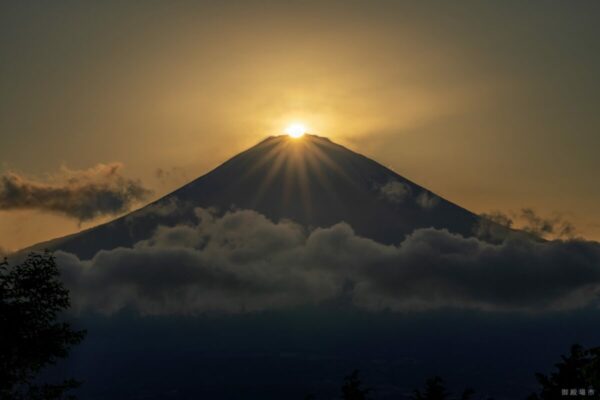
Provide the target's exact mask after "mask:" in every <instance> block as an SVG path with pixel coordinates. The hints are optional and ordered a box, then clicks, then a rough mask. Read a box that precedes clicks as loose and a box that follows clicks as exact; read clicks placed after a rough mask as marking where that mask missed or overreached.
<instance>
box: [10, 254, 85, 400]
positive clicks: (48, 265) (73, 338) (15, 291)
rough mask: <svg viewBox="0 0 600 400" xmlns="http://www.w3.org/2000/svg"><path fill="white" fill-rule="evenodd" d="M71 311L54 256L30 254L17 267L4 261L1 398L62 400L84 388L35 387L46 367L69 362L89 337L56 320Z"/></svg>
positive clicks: (66, 385)
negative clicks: (75, 348)
mask: <svg viewBox="0 0 600 400" xmlns="http://www.w3.org/2000/svg"><path fill="white" fill-rule="evenodd" d="M69 307H70V301H69V292H68V290H67V289H65V288H64V287H63V285H62V283H61V282H60V280H59V271H58V267H57V265H56V262H55V259H54V257H53V256H52V254H51V253H49V252H45V253H42V254H38V253H31V254H29V255H28V256H27V258H26V259H25V261H23V262H22V263H21V264H18V265H15V266H11V265H10V264H9V263H8V262H7V261H6V259H5V260H4V261H3V262H0V326H1V327H2V328H1V329H0V399H3V400H4V399H15V400H20V399H32V400H35V399H62V398H65V396H66V392H67V391H68V390H70V389H72V388H74V387H77V386H78V385H79V383H78V382H76V381H74V380H66V381H64V382H62V383H60V384H37V383H36V382H35V377H36V375H37V374H38V373H39V372H40V370H41V369H42V368H43V367H45V366H47V365H51V364H54V363H56V361H57V360H58V359H60V358H65V357H66V356H67V354H68V351H69V349H70V348H71V346H73V345H75V344H77V343H79V342H80V341H81V340H82V339H83V337H84V336H85V332H84V331H76V330H73V329H72V328H71V326H70V325H69V324H67V323H65V322H60V321H58V320H57V319H58V317H59V315H60V313H61V312H62V311H64V310H66V309H68V308H69ZM66 398H73V397H72V396H68V397H66Z"/></svg>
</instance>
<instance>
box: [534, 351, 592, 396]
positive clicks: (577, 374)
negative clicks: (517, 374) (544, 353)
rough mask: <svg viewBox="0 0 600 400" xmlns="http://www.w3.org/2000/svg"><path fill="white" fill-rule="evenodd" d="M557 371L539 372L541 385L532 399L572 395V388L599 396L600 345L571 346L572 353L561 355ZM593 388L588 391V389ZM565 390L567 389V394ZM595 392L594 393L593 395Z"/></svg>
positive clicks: (589, 394)
mask: <svg viewBox="0 0 600 400" xmlns="http://www.w3.org/2000/svg"><path fill="white" fill-rule="evenodd" d="M555 367H556V369H557V371H556V372H554V373H552V374H550V376H547V375H544V374H541V373H537V374H535V376H536V379H537V381H538V382H539V384H540V385H541V391H540V393H539V394H535V393H534V394H532V395H530V396H529V397H528V399H530V400H538V399H542V400H547V399H552V400H553V399H558V398H561V397H562V398H564V396H565V395H567V396H571V395H572V393H571V391H572V390H575V391H577V393H576V394H575V395H576V396H580V395H581V393H579V390H585V391H586V397H587V398H596V399H597V398H599V397H600V396H599V393H598V391H599V390H600V347H594V348H591V349H587V350H586V349H584V348H583V347H582V346H581V345H579V344H574V345H573V346H571V354H570V355H568V356H564V355H563V356H561V361H560V362H559V363H557V364H555ZM590 389H591V390H592V391H590V392H588V390H590ZM563 391H567V392H566V394H565V392H563ZM591 393H593V395H591Z"/></svg>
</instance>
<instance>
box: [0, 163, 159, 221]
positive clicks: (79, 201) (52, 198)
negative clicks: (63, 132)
mask: <svg viewBox="0 0 600 400" xmlns="http://www.w3.org/2000/svg"><path fill="white" fill-rule="evenodd" d="M122 169H123V165H122V164H120V163H111V164H98V165H96V166H94V167H92V168H90V169H86V170H72V169H69V168H66V167H62V168H61V170H60V172H59V173H58V174H57V175H55V176H52V177H50V179H49V180H48V181H40V180H35V179H31V178H28V177H25V176H23V175H21V174H18V173H15V172H7V173H4V174H3V175H1V176H0V210H21V209H31V210H40V211H45V212H51V213H57V214H61V215H64V216H67V217H71V218H76V219H78V220H79V221H88V220H91V219H94V218H97V217H101V216H105V215H117V214H120V213H123V212H125V211H128V210H130V209H131V207H132V206H133V204H135V203H136V202H138V201H142V200H145V199H146V198H147V197H148V195H149V194H150V191H149V190H148V189H146V188H145V187H144V186H143V185H142V183H141V182H140V181H138V180H134V179H129V178H126V177H124V176H123V175H122Z"/></svg>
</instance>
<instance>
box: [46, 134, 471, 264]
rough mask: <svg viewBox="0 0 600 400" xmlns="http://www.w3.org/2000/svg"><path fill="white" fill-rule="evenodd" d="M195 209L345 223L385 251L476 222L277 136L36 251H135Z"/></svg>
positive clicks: (434, 199)
mask: <svg viewBox="0 0 600 400" xmlns="http://www.w3.org/2000/svg"><path fill="white" fill-rule="evenodd" d="M197 207H202V208H209V207H211V208H214V209H216V210H218V211H219V212H226V211H228V210H230V209H232V208H234V209H252V210H256V211H257V212H259V213H261V214H264V215H265V216H267V217H268V218H270V219H271V220H273V221H279V220H281V219H290V220H293V221H295V222H297V223H300V224H302V225H304V226H306V227H307V228H308V229H312V228H317V227H327V226H331V225H333V224H336V223H338V222H346V223H348V224H349V225H350V226H352V228H353V229H354V230H355V231H356V233H357V234H359V235H361V236H365V237H368V238H371V239H374V240H376V241H378V242H382V243H386V244H397V243H399V242H401V241H402V240H403V238H404V236H405V235H407V234H409V233H411V232H413V231H414V230H415V229H418V228H426V227H434V228H445V229H448V230H449V231H450V232H455V233H459V234H462V235H464V236H470V235H472V232H473V228H474V226H475V224H476V223H477V222H478V220H479V217H478V216H477V215H475V214H473V213H471V212H469V211H467V210H465V209H463V208H461V207H459V206H457V205H455V204H453V203H451V202H449V201H446V200H444V199H442V198H440V197H439V196H437V195H435V194H434V193H432V192H431V191H429V190H427V189H425V188H423V187H421V186H419V185H417V184H415V183H413V182H411V181H409V180H407V179H405V178H404V177H402V176H400V175H398V174H396V173H395V172H393V171H391V170H390V169H388V168H386V167H384V166H382V165H380V164H378V163H377V162H375V161H373V160H371V159H369V158H367V157H364V156H362V155H360V154H357V153H355V152H353V151H351V150H348V149H347V148H345V147H343V146H340V145H338V144H336V143H333V142H332V141H330V140H329V139H327V138H324V137H319V136H315V135H308V134H307V135H304V136H303V137H302V138H301V139H294V138H291V137H289V136H287V135H282V136H274V137H269V138H267V139H266V140H264V141H262V142H260V143H258V144H257V145H255V146H254V147H251V148H250V149H248V150H246V151H244V152H242V153H240V154H238V155H237V156H235V157H233V158H231V159H230V160H228V161H226V162H225V163H223V164H222V165H220V166H219V167H217V168H216V169H214V170H212V171H211V172H209V173H207V174H206V175H203V176H201V177H200V178H197V179H196V180H194V181H192V182H190V183H188V184H187V185H185V186H183V187H181V188H180V189H178V190H176V191H174V192H172V193H170V194H168V195H167V196H165V197H163V198H161V199H159V200H157V201H156V202H154V203H152V204H149V205H147V206H146V207H143V208H141V209H139V210H137V211H134V212H132V213H130V214H128V215H126V216H123V217H121V218H118V219H116V220H114V221H112V222H109V223H106V224H103V225H100V226H97V227H95V228H91V229H88V230H86V231H83V232H80V233H77V234H74V235H70V236H66V237H64V238H60V239H55V240H52V241H50V242H46V243H43V244H40V245H38V246H35V247H37V248H40V247H46V248H50V249H52V250H58V249H60V250H65V251H69V252H71V253H74V254H77V255H78V256H79V257H82V258H90V257H92V256H93V255H94V254H95V253H96V252H98V251H99V250H103V249H104V250H108V249H113V248H115V247H119V246H127V247H128V246H132V245H133V244H135V243H136V242H138V241H139V240H143V239H146V238H148V237H150V235H152V233H153V232H154V230H155V229H156V228H157V227H158V226H159V225H168V226H172V225H176V224H182V223H188V222H190V221H192V220H193V218H194V213H193V210H194V208H197Z"/></svg>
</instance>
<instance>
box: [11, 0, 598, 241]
mask: <svg viewBox="0 0 600 400" xmlns="http://www.w3.org/2000/svg"><path fill="white" fill-rule="evenodd" d="M0 7H1V10H0V11H1V12H0V43H1V45H0V59H1V60H2V62H0V87H1V90H0V160H1V161H0V173H7V172H8V171H16V172H18V173H19V174H22V175H23V176H28V177H30V178H31V179H37V180H39V181H44V180H48V179H51V176H53V175H55V174H57V173H58V171H59V170H60V168H61V166H67V167H68V168H70V169H73V170H83V169H89V168H92V167H94V166H96V165H98V164H100V163H104V164H106V163H111V162H119V163H122V164H124V168H123V170H122V173H123V174H124V175H126V176H127V177H131V178H134V179H139V180H141V182H143V184H144V186H146V187H148V188H150V189H152V190H153V191H154V195H153V196H154V198H156V197H158V196H161V195H163V194H166V193H167V192H168V191H170V190H172V189H175V188H176V187H178V186H180V185H182V184H184V183H185V182H186V181H188V180H190V179H192V178H195V177H197V176H199V175H201V174H203V173H205V172H207V171H208V170H210V169H212V168H214V167H215V166H217V165H218V164H219V163H221V162H223V161H224V160H225V159H227V158H229V157H231V156H233V155H235V154H236V153H238V152H240V151H242V150H244V149H246V148H247V147H249V146H251V145H254V144H256V143H257V142H258V141H260V140H261V139H263V138H265V137H266V136H269V135H272V134H280V133H281V132H282V131H283V129H284V128H285V126H286V125H287V124H288V123H289V122H291V121H302V122H304V123H305V124H306V125H307V126H308V127H309V128H310V130H311V132H313V133H316V134H319V135H322V136H327V137H330V138H331V139H332V140H334V141H336V142H338V143H340V144H343V145H346V146H348V147H350V148H351V149H352V150H355V151H357V152H359V153H362V154H365V155H367V156H369V157H371V158H373V159H375V160H377V161H378V162H380V163H382V164H384V165H386V166H388V167H390V168H392V169H394V170H395V171H396V172H398V173H400V174H401V175H403V176H405V177H407V178H408V179H411V180H413V181H415V182H416V183H419V184H421V185H423V186H425V187H427V188H429V189H430V190H432V191H434V192H436V193H438V194H440V195H442V196H443V197H445V198H447V199H449V200H451V201H453V202H455V203H458V204H460V205H462V206H464V207H466V208H468V209H470V210H472V211H474V212H487V211H490V210H502V211H509V210H518V209H520V208H522V207H532V208H534V209H536V210H537V211H539V212H540V213H542V214H545V215H554V214H555V213H559V214H562V215H564V216H565V217H566V218H568V219H570V220H571V221H573V222H574V223H575V224H576V226H577V228H578V231H579V232H580V233H581V234H583V235H584V236H586V237H589V238H593V239H600V210H599V209H598V207H597V205H598V204H599V203H600V185H598V184H597V180H598V171H600V157H598V155H597V152H598V148H600V134H599V132H600V113H598V105H599V104H600V78H598V75H597V71H599V70H600V41H598V37H600V26H599V25H598V24H597V17H598V16H599V15H600V4H598V3H597V2H591V1H590V2H576V3H575V2H560V3H559V2H536V3H525V2H517V1H514V2H510V1H509V2H497V3H495V4H492V3H491V2H478V1H472V2H471V1H463V2H399V1H377V2H366V1H302V2H301V1H249V0H247V1H223V2H216V1H205V2H201V1H196V2H177V1H175V2H158V1H156V2H154V1H151V2H144V3H143V4H142V3H139V2H127V1H121V2H117V1H114V2H111V1H107V2H91V1H90V2H83V1H82V2H41V1H40V2H13V3H12V4H10V3H3V5H2V6H0ZM159 169H160V170H162V171H163V173H157V171H158V170H159ZM108 219H110V218H109V217H102V218H99V219H93V220H89V221H86V222H84V223H82V224H80V223H79V222H78V221H77V220H74V219H68V218H66V217H62V216H57V215H52V214H48V213H44V212H41V211H31V210H18V211H15V210H4V211H0V246H1V247H4V248H8V249H16V248H19V247H22V246H25V245H29V244H32V243H35V242H38V241H41V240H46V239H50V238H53V237H55V236H58V235H64V234H67V233H71V232H75V231H77V230H79V229H81V228H85V227H89V226H93V225H94V224H97V223H99V222H103V221H106V220H108Z"/></svg>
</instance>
